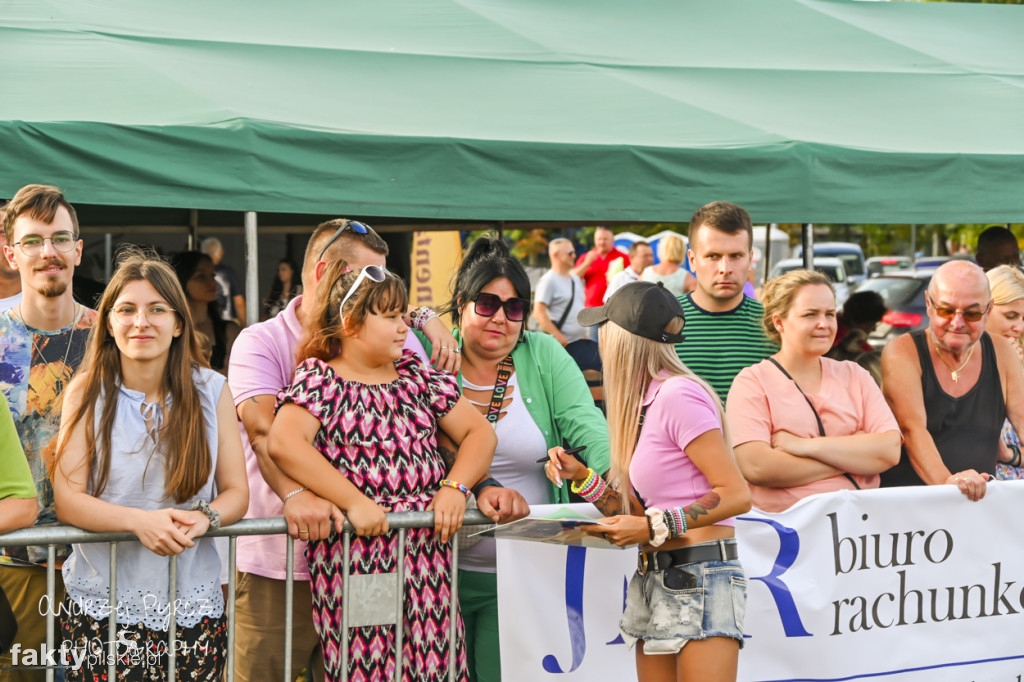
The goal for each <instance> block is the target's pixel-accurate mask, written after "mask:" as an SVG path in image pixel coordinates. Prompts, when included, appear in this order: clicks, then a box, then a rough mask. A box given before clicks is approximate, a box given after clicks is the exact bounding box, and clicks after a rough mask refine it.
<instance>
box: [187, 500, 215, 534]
mask: <svg viewBox="0 0 1024 682" xmlns="http://www.w3.org/2000/svg"><path fill="white" fill-rule="evenodd" d="M188 510H189V511H201V512H203V513H204V514H206V518H208V519H210V528H209V530H217V529H218V528H220V512H219V511H217V510H216V509H214V508H213V507H211V506H210V503H209V502H207V501H206V500H196V501H195V502H193V503H192V506H191V507H189V508H188ZM209 530H208V531H207V532H209Z"/></svg>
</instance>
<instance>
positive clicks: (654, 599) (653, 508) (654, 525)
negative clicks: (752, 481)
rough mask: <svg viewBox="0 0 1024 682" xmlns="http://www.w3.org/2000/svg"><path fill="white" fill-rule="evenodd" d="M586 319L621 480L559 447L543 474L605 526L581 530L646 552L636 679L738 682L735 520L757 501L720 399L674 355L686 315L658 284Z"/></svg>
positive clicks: (741, 609) (633, 608)
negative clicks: (595, 342)
mask: <svg viewBox="0 0 1024 682" xmlns="http://www.w3.org/2000/svg"><path fill="white" fill-rule="evenodd" d="M579 321H580V324H581V325H583V326H585V327H591V326H595V325H601V326H600V333H599V337H600V345H601V356H602V357H603V358H604V378H605V396H606V401H607V403H606V404H607V406H608V426H609V440H610V443H611V450H612V468H611V475H610V479H611V480H612V481H613V482H614V483H613V485H609V484H608V483H607V482H605V481H604V480H602V479H601V478H600V477H599V476H598V475H597V474H596V473H595V472H594V471H593V470H592V469H587V468H585V467H584V465H582V464H580V463H579V462H578V461H576V460H575V459H573V458H572V457H571V456H570V457H567V456H566V455H565V451H564V450H563V449H562V448H560V447H556V448H552V449H551V450H550V451H549V453H548V456H549V457H550V460H549V461H548V463H547V464H545V472H546V473H547V475H548V478H549V479H551V480H552V481H553V482H554V483H555V484H556V485H562V484H563V483H565V482H569V481H571V482H572V489H573V490H574V491H575V492H577V493H578V494H580V495H581V496H582V497H583V499H585V500H587V501H589V502H593V503H594V505H595V506H597V508H598V509H600V510H601V512H602V513H603V514H604V515H605V516H606V517H607V518H605V519H604V520H603V521H602V522H601V524H595V525H592V526H583V530H585V531H586V532H588V533H591V534H592V535H595V536H600V537H603V538H604V539H605V540H607V541H608V542H612V543H614V544H616V545H619V546H626V545H633V546H637V547H638V549H639V550H640V554H639V557H638V564H637V571H636V573H635V574H634V575H633V578H632V580H630V582H629V588H628V591H627V594H626V608H625V610H624V612H623V614H622V619H621V621H620V622H619V629H620V631H621V632H622V636H623V638H624V639H625V641H626V643H627V645H629V646H630V647H633V646H634V645H635V646H636V668H637V678H638V679H639V680H640V682H670V681H674V680H695V679H702V680H711V681H713V682H727V681H731V680H735V679H736V665H737V661H738V658H739V650H740V647H741V646H742V643H743V615H744V613H745V610H746V599H747V589H746V588H747V579H746V576H745V575H744V573H743V567H742V566H741V565H740V562H739V559H738V551H737V547H736V539H735V529H734V527H733V525H734V522H733V517H734V516H736V515H737V514H742V513H743V512H745V511H747V510H748V509H750V493H749V491H748V489H747V486H746V484H745V483H744V481H743V476H742V475H741V474H740V471H739V468H738V467H737V466H736V460H735V459H734V458H733V455H732V449H731V448H730V447H729V440H728V429H727V428H726V426H725V424H724V415H723V411H722V405H721V403H720V402H719V400H718V396H717V394H716V393H715V391H714V390H712V389H711V387H710V386H708V384H707V383H706V382H704V381H703V380H702V379H700V378H698V377H697V376H696V375H695V374H694V373H693V372H691V371H690V370H689V369H687V368H686V366H685V365H684V364H683V363H682V362H681V361H680V360H679V356H677V355H676V352H675V348H674V346H673V344H674V343H679V342H680V341H682V335H681V334H680V333H679V332H680V331H682V329H683V324H684V319H683V309H682V306H681V304H680V303H679V300H678V299H677V298H676V297H675V296H673V295H672V294H671V293H670V292H669V291H668V290H667V289H665V288H664V287H663V286H662V285H661V284H660V283H659V284H654V283H651V282H634V283H631V284H627V285H625V286H623V287H622V288H621V289H619V290H618V291H616V292H615V293H614V294H613V295H612V296H611V298H609V299H608V303H606V304H605V305H604V306H601V307H600V308H588V309H586V310H584V311H583V312H581V313H580V316H579ZM641 417H642V419H641ZM641 421H642V422H643V425H642V427H641V426H640V423H641Z"/></svg>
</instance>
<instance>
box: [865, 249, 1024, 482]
mask: <svg viewBox="0 0 1024 682" xmlns="http://www.w3.org/2000/svg"><path fill="white" fill-rule="evenodd" d="M926 303H927V311H928V327H927V328H925V329H923V330H920V331H916V332H911V333H910V334H905V335H903V336H899V337H897V338H895V339H893V340H892V341H890V342H889V344H888V345H887V346H886V347H885V350H884V351H883V352H882V387H883V392H884V393H885V398H886V400H887V401H888V403H889V406H890V407H891V408H892V411H893V414H895V415H896V420H897V421H898V422H899V425H900V429H901V430H902V432H903V438H904V444H903V452H902V453H901V456H900V462H899V464H897V465H896V466H895V467H893V468H892V469H890V470H889V471H887V472H884V473H883V474H882V487H891V486H902V485H942V484H946V485H955V486H957V488H959V489H960V492H962V493H963V494H964V495H966V496H967V497H968V498H969V499H971V500H975V501H977V500H980V499H981V498H982V497H984V496H985V485H986V482H987V481H988V480H990V479H991V478H992V477H993V476H994V475H995V468H996V461H997V460H1002V459H1003V458H1007V459H1008V456H1009V454H1010V453H1006V452H1005V451H1004V450H1003V448H1001V447H1000V431H1001V430H1002V427H1003V421H1004V420H1005V419H1009V420H1010V423H1011V424H1012V425H1013V427H1014V429H1017V431H1018V433H1019V432H1020V429H1021V428H1022V427H1024V372H1022V371H1021V365H1020V361H1019V360H1018V359H1017V355H1016V353H1015V352H1014V350H1013V348H1012V347H1011V346H1010V342H1009V341H1008V340H1006V339H1004V338H1002V337H993V336H990V335H989V334H988V333H987V332H986V331H985V320H986V318H987V316H988V314H989V311H990V310H991V308H992V297H991V295H990V293H989V286H988V279H987V278H986V277H985V273H984V271H983V270H982V269H981V268H980V267H978V266H977V265H975V264H974V263H970V262H968V261H950V262H948V263H945V264H944V265H943V266H942V267H940V268H939V269H938V270H936V271H935V275H934V276H933V277H932V281H931V284H930V285H929V287H928V291H927V295H926Z"/></svg>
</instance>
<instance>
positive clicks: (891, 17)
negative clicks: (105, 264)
mask: <svg viewBox="0 0 1024 682" xmlns="http://www.w3.org/2000/svg"><path fill="white" fill-rule="evenodd" d="M1022 35H1024V8H1022V7H1014V6H996V5H964V4H956V3H942V4H927V3H924V4H922V3H885V2H850V1H844V0H834V1H825V0H689V1H686V2H680V1H679V0H634V1H632V2H621V1H620V0H559V1H558V2H550V1H549V0H521V1H517V2H506V1H503V0H460V1H458V2H456V1H453V0H383V1H382V0H346V2H325V1H322V0H297V1H296V2H290V3H284V4H282V3H253V2H244V1H241V0H221V1H219V2H212V3H211V2H205V1H202V2H201V1H199V0H180V1H178V2H173V3H166V2H146V1H143V2H138V1H133V2H125V1H120V2H118V1H114V0H89V1H85V0H66V1H59V0H51V1H46V0H42V1H40V0H13V1H8V2H6V3H4V8H3V10H2V12H0V55H2V58H0V83H2V90H0V92H2V94H0V158H2V159H3V162H2V163H0V196H5V195H6V196H9V195H10V194H11V193H12V192H13V191H15V190H16V189H17V188H18V187H19V186H21V185H23V184H25V183H27V182H30V181H49V182H53V183H56V184H59V185H60V186H62V187H63V188H64V189H65V190H66V191H67V194H68V196H69V197H70V198H71V199H72V200H73V201H77V202H81V203H90V204H102V205H112V206H158V207H179V208H197V209H227V210H241V211H277V212H298V213H350V214H355V215H387V216H396V217H407V218H408V217H416V218H442V219H470V220H630V221H678V220H685V219H686V218H687V217H688V216H689V214H690V213H691V212H692V211H693V209H694V208H695V207H696V206H698V205H700V204H703V203H705V202H706V201H709V200H711V199H714V198H728V199H730V200H733V201H736V202H737V203H740V204H742V205H744V206H746V207H747V208H749V209H750V211H751V213H752V214H753V215H754V216H755V219H756V220H759V221H775V222H877V221H888V222H905V223H913V222H939V221H961V222H967V221H1007V220H1024V191H1022V190H1024V173H1022V171H1024V125H1021V122H1020V114H1021V112H1022V111H1024V41H1022V40H1021V38H1020V37H1021V36H1022Z"/></svg>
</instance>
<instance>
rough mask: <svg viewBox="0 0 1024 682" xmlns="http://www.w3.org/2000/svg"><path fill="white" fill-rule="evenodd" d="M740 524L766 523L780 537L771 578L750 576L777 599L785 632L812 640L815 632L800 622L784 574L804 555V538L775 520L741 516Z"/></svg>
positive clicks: (787, 634)
mask: <svg viewBox="0 0 1024 682" xmlns="http://www.w3.org/2000/svg"><path fill="white" fill-rule="evenodd" d="M737 518H738V520H740V521H757V522H759V523H766V524H768V525H769V526H771V527H772V528H773V529H774V530H775V532H776V533H778V534H779V553H778V555H777V556H776V557H775V565H774V566H772V570H771V571H770V572H769V573H768V575H762V576H747V577H748V579H749V580H760V581H761V582H763V583H764V584H765V586H766V587H767V588H768V592H769V593H770V594H771V595H772V599H774V600H775V607H776V608H777V609H778V610H779V618H780V619H781V620H782V629H783V631H784V632H785V633H786V637H811V636H812V635H811V633H809V632H807V629H806V628H804V624H803V621H801V620H800V613H799V612H798V611H797V610H796V602H795V601H793V595H792V593H791V592H790V590H789V586H788V585H787V584H786V583H784V582H782V574H783V573H785V572H786V571H788V570H789V569H790V568H792V566H793V564H794V563H795V562H796V557H797V555H798V554H799V553H800V536H799V534H797V532H796V531H795V530H793V529H792V528H789V527H787V526H783V525H782V524H781V523H778V522H777V521H772V520H771V519H758V518H754V517H751V516H739V517H737Z"/></svg>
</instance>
